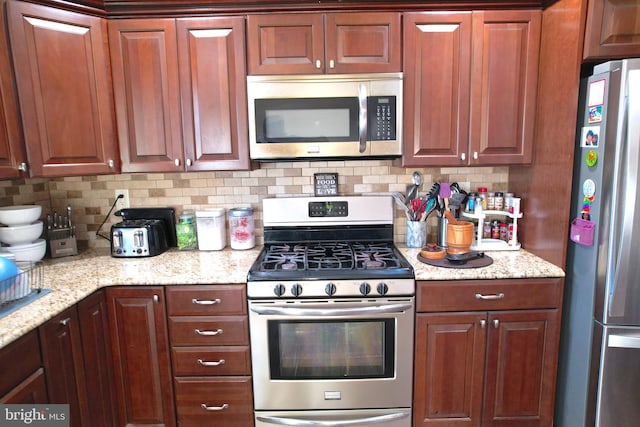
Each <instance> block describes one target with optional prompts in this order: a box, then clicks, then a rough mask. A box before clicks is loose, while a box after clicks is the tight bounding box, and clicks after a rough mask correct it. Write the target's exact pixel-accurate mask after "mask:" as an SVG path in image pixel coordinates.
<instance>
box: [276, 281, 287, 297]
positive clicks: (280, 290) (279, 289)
mask: <svg viewBox="0 0 640 427" xmlns="http://www.w3.org/2000/svg"><path fill="white" fill-rule="evenodd" d="M286 291H287V288H285V286H284V285H283V284H282V283H278V284H277V285H275V286H274V287H273V293H274V294H276V296H277V297H281V296H282V295H284V293H285V292H286Z"/></svg>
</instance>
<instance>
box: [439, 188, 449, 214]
mask: <svg viewBox="0 0 640 427" xmlns="http://www.w3.org/2000/svg"><path fill="white" fill-rule="evenodd" d="M439 195H440V197H441V198H442V200H443V201H444V211H443V213H444V212H446V211H448V210H449V197H450V196H451V186H450V185H449V183H448V182H441V183H440V193H439Z"/></svg>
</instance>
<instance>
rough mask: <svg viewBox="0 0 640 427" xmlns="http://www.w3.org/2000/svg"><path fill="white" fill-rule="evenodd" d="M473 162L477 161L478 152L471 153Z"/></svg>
mask: <svg viewBox="0 0 640 427" xmlns="http://www.w3.org/2000/svg"><path fill="white" fill-rule="evenodd" d="M473 160H478V152H477V151H474V152H473Z"/></svg>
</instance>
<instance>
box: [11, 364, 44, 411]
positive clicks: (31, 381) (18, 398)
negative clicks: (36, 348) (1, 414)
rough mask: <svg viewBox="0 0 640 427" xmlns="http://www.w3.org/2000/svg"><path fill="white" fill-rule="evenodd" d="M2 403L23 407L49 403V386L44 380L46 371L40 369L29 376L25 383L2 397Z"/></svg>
mask: <svg viewBox="0 0 640 427" xmlns="http://www.w3.org/2000/svg"><path fill="white" fill-rule="evenodd" d="M0 403H2V404H5V403H11V404H13V403H15V404H23V405H25V404H41V403H49V399H48V397H47V385H46V384H45V380H44V370H43V369H42V368H38V370H36V371H35V372H34V373H33V374H31V375H29V376H28V377H27V378H26V379H25V380H24V381H22V382H21V383H20V384H18V385H17V386H15V387H14V388H13V389H11V391H9V392H8V393H7V394H5V395H4V396H2V397H0Z"/></svg>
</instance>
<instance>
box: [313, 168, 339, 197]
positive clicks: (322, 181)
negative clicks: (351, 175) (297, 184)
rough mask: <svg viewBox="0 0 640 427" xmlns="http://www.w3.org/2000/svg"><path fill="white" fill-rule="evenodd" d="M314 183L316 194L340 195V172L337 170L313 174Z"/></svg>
mask: <svg viewBox="0 0 640 427" xmlns="http://www.w3.org/2000/svg"><path fill="white" fill-rule="evenodd" d="M313 183H314V186H313V187H314V190H315V194H316V196H337V195H338V174H337V173H335V172H332V173H316V174H313Z"/></svg>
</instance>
